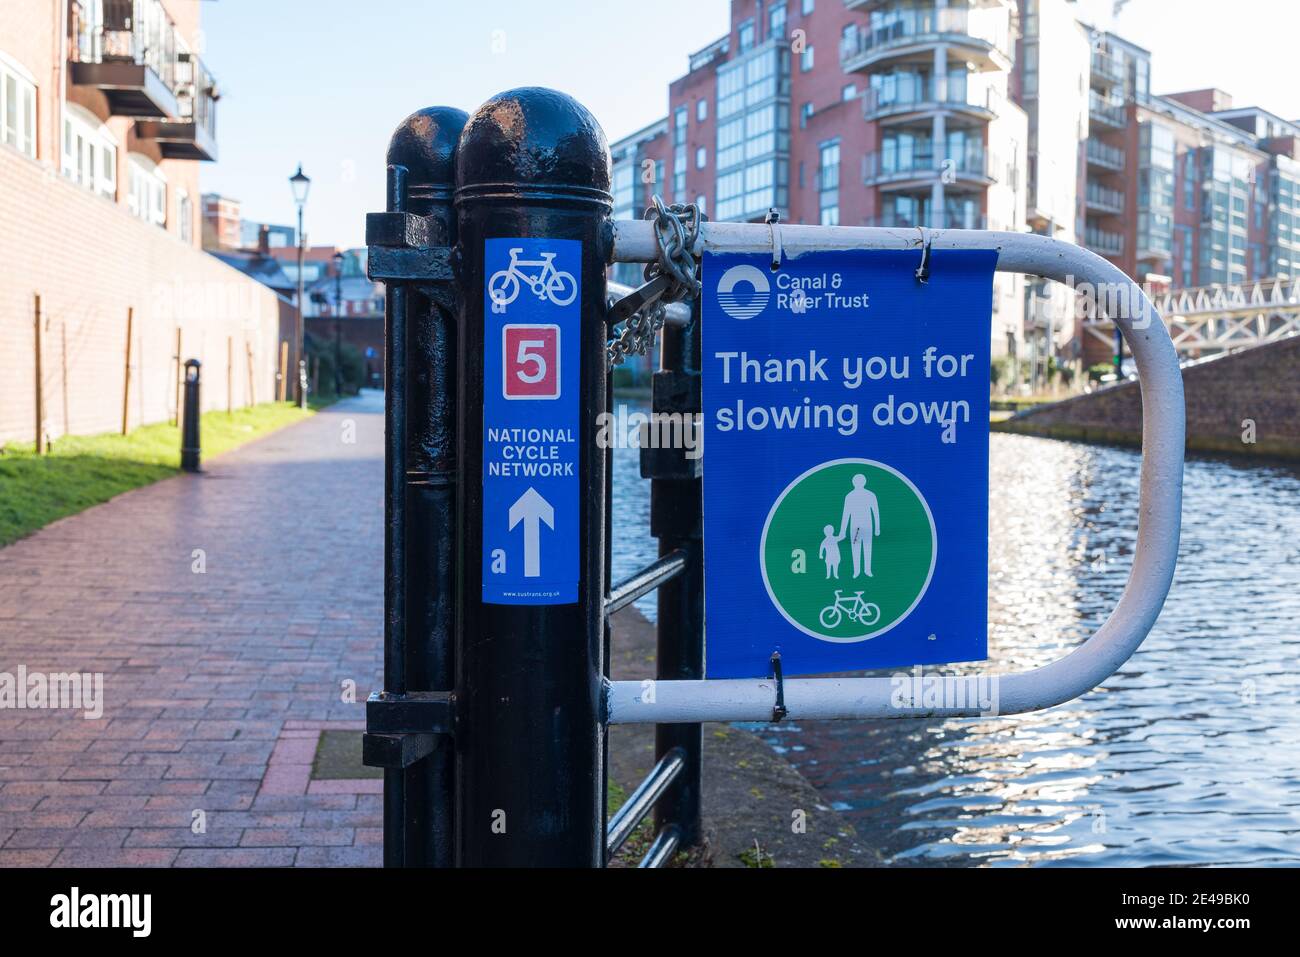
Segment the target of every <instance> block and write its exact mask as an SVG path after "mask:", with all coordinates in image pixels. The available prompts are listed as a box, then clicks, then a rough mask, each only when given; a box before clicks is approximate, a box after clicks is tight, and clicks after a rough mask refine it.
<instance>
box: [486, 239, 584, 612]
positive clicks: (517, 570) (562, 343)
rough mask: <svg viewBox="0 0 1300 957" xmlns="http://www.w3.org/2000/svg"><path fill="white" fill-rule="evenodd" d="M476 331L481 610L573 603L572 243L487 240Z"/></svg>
mask: <svg viewBox="0 0 1300 957" xmlns="http://www.w3.org/2000/svg"><path fill="white" fill-rule="evenodd" d="M486 247H487V248H486V251H485V260H484V261H485V264H486V268H485V270H484V275H485V276H487V282H486V284H485V288H484V290H483V317H484V319H483V321H484V324H485V326H486V328H485V330H484V332H485V338H484V356H483V376H484V383H483V395H484V401H483V601H485V602H489V603H492V604H498V605H566V604H571V603H572V602H576V601H577V600H578V567H579V562H578V558H579V555H578V514H579V510H578V436H579V431H580V423H579V416H580V415H581V411H580V406H579V402H578V376H579V362H578V333H579V326H580V322H581V315H580V310H581V307H580V304H579V298H580V297H579V295H578V293H579V288H578V283H579V279H578V277H579V276H580V275H581V264H582V243H581V242H578V241H577V240H572V239H489V240H487V244H486Z"/></svg>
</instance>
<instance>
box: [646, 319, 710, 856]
mask: <svg viewBox="0 0 1300 957" xmlns="http://www.w3.org/2000/svg"><path fill="white" fill-rule="evenodd" d="M660 350H661V351H660V363H659V365H660V369H659V371H658V372H656V373H655V374H654V379H653V399H652V411H654V412H655V413H663V414H674V413H676V414H679V415H680V416H681V418H682V434H683V435H685V434H686V430H687V429H688V428H692V427H693V423H694V419H695V417H696V415H697V414H698V413H699V412H700V408H701V406H700V302H699V299H698V298H697V299H696V300H695V301H694V302H693V303H692V304H691V322H690V325H688V326H685V327H682V326H665V327H664V329H663V340H662V345H661V347H660ZM656 427H657V428H658V434H659V435H660V436H663V435H665V434H676V433H675V431H669V430H667V429H665V428H664V427H663V426H662V425H659V426H656V425H652V426H651V428H656ZM695 440H696V442H697V443H698V440H699V435H698V434H695ZM699 451H700V446H699V445H698V444H696V445H695V447H694V451H693V452H692V453H691V454H693V455H694V456H695V457H694V458H688V457H687V455H686V454H685V452H684V451H682V450H677V449H657V450H656V449H651V448H645V447H644V443H643V451H642V459H641V461H642V466H641V472H642V475H643V476H644V477H646V478H649V479H650V480H651V481H650V534H651V535H653V536H654V537H655V538H657V539H659V554H660V556H664V555H668V554H669V553H671V552H673V551H676V550H678V549H681V550H683V551H685V552H686V554H687V565H686V570H685V571H684V572H683V573H682V574H681V575H679V576H678V577H677V578H674V579H673V580H672V581H669V582H666V583H665V584H663V585H661V586H660V588H659V595H658V599H659V614H658V621H657V622H656V626H655V630H656V635H657V652H656V671H655V674H656V676H657V677H658V679H659V680H691V681H693V680H698V679H700V678H703V677H704V513H703V503H704V499H703V488H702V485H703V483H702V480H701V474H702V473H701V463H702V459H701V458H700V457H699V454H698V453H699ZM652 463H653V464H652ZM702 746H703V738H702V732H701V726H700V725H699V724H659V725H656V726H655V760H656V761H658V760H659V759H661V758H662V757H663V756H664V755H665V754H667V753H668V752H669V751H671V750H672V749H673V748H681V749H682V751H683V752H684V753H685V757H684V761H685V766H684V767H683V768H682V773H681V774H680V775H678V777H677V779H676V780H675V781H674V782H673V783H672V785H671V786H670V787H669V789H668V791H667V792H666V793H665V794H664V796H663V797H662V798H661V799H660V800H659V803H658V804H657V805H655V832H656V833H659V832H660V831H661V830H662V829H663V828H664V827H667V826H671V825H676V826H677V827H678V828H679V829H680V831H681V846H682V847H688V846H690V845H692V844H696V843H698V842H699V839H700V786H701V767H702V761H701V749H702Z"/></svg>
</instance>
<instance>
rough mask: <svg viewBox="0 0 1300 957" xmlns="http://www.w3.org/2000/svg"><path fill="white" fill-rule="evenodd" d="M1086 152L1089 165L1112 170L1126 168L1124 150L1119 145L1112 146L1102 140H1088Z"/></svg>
mask: <svg viewBox="0 0 1300 957" xmlns="http://www.w3.org/2000/svg"><path fill="white" fill-rule="evenodd" d="M1085 153H1086V155H1087V158H1088V165H1089V166H1096V167H1098V168H1099V169H1106V170H1112V171H1121V170H1123V169H1124V151H1123V150H1122V149H1120V148H1119V147H1118V146H1111V145H1109V144H1107V143H1103V142H1101V141H1100V140H1088V146H1087V149H1086V150H1085Z"/></svg>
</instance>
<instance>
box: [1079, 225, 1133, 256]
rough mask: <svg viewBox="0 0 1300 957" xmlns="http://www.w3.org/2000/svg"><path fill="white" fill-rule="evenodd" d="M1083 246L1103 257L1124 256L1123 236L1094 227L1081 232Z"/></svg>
mask: <svg viewBox="0 0 1300 957" xmlns="http://www.w3.org/2000/svg"><path fill="white" fill-rule="evenodd" d="M1083 244H1084V246H1086V247H1087V248H1089V249H1091V250H1092V251H1093V252H1095V253H1100V254H1101V255H1103V256H1122V255H1124V234H1123V233H1112V232H1110V231H1108V230H1105V229H1098V228H1097V227H1096V226H1088V227H1086V228H1085V229H1084V231H1083Z"/></svg>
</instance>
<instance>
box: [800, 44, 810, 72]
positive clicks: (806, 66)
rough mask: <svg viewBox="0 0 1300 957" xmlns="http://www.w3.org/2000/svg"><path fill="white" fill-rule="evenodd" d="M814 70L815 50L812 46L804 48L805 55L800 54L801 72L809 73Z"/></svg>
mask: <svg viewBox="0 0 1300 957" xmlns="http://www.w3.org/2000/svg"><path fill="white" fill-rule="evenodd" d="M812 68H813V48H812V44H811V43H810V44H808V46H806V47H804V48H803V53H801V54H799V70H800V71H801V72H803V73H808V72H809V71H811V70H812Z"/></svg>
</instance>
